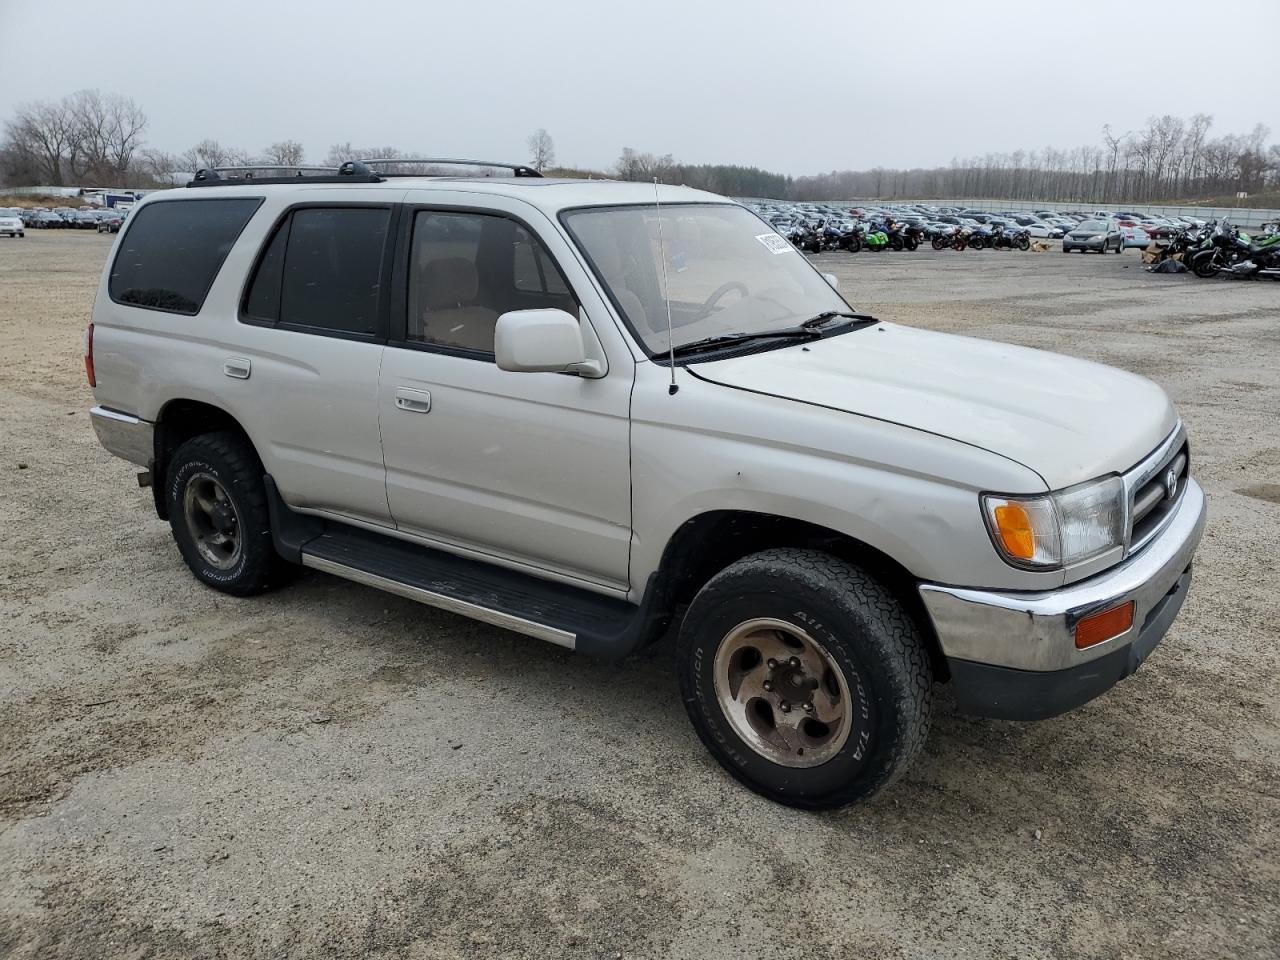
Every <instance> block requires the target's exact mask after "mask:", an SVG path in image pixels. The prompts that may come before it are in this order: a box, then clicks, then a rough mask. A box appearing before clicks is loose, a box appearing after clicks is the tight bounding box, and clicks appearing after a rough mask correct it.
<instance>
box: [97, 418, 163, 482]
mask: <svg viewBox="0 0 1280 960" xmlns="http://www.w3.org/2000/svg"><path fill="white" fill-rule="evenodd" d="M89 420H90V421H91V422H92V423H93V431H94V433H96V434H97V435H98V442H99V443H101V444H102V445H103V446H104V447H106V449H107V451H108V452H109V453H114V454H115V455H116V456H117V457H120V458H121V459H123V460H128V461H129V462H130V463H136V464H137V465H138V466H140V467H148V468H150V466H151V463H152V461H153V460H154V459H155V455H156V453H155V424H153V423H151V422H150V421H149V420H140V419H139V418H137V417H135V416H132V415H131V414H128V413H121V412H119V411H118V410H112V409H110V408H108V407H94V408H93V409H91V410H90V411H89Z"/></svg>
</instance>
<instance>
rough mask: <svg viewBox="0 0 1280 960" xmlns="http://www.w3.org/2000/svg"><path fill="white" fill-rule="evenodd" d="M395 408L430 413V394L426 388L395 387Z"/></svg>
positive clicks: (410, 411)
mask: <svg viewBox="0 0 1280 960" xmlns="http://www.w3.org/2000/svg"><path fill="white" fill-rule="evenodd" d="M396 409H397V410H405V411H408V412H409V413H430V412H431V394H430V393H428V392H427V391H426V390H411V389H410V388H409V387H397V388H396Z"/></svg>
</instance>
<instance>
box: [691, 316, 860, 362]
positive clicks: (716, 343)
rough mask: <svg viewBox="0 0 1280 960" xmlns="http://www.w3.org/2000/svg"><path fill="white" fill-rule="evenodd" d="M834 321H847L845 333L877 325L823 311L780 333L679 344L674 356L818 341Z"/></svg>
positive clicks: (763, 332)
mask: <svg viewBox="0 0 1280 960" xmlns="http://www.w3.org/2000/svg"><path fill="white" fill-rule="evenodd" d="M835 320H848V321H850V322H849V323H848V324H842V327H843V328H845V329H848V328H850V327H854V326H867V325H869V324H873V323H879V322H880V321H879V320H877V319H876V318H875V317H869V316H866V315H865V314H861V313H844V312H843V311H840V310H825V311H823V312H822V313H819V314H818V315H817V316H813V317H810V318H809V319H808V320H806V321H805V322H804V323H802V324H800V325H799V326H795V327H783V328H782V329H781V330H757V331H754V332H751V333H748V332H746V331H742V332H738V333H718V334H716V335H715V336H713V337H703V338H702V339H701V340H691V341H690V342H688V343H682V344H680V345H679V346H677V347H676V349H675V353H676V356H680V355H682V354H689V353H701V352H702V351H704V350H719V349H721V348H723V347H731V346H733V345H734V344H738V343H750V342H751V341H752V340H821V339H822V338H823V337H824V336H826V334H827V333H828V331H827V330H826V329H825V328H826V327H827V326H828V325H830V324H832V322H833V321H835Z"/></svg>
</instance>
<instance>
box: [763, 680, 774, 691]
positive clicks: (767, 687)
mask: <svg viewBox="0 0 1280 960" xmlns="http://www.w3.org/2000/svg"><path fill="white" fill-rule="evenodd" d="M764 688H765V690H772V689H773V683H772V682H771V681H769V680H766V681H765V682H764Z"/></svg>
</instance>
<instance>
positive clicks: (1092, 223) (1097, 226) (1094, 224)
mask: <svg viewBox="0 0 1280 960" xmlns="http://www.w3.org/2000/svg"><path fill="white" fill-rule="evenodd" d="M1080 229H1081V230H1097V231H1099V232H1102V231H1103V230H1106V229H1107V225H1106V224H1105V223H1103V222H1102V221H1101V220H1086V221H1085V222H1084V223H1082V224H1080Z"/></svg>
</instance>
